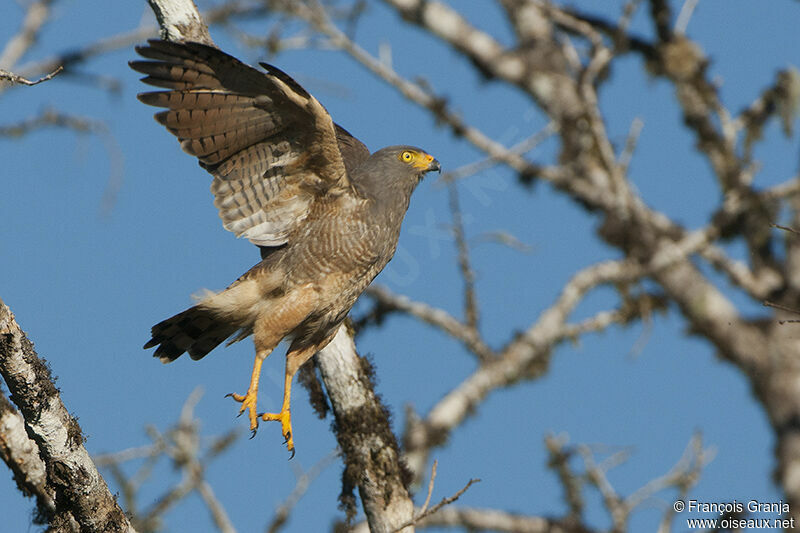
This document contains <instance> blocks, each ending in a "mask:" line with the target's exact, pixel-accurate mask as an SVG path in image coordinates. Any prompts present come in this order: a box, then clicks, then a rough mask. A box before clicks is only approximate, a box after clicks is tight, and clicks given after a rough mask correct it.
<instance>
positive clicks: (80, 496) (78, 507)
mask: <svg viewBox="0 0 800 533" xmlns="http://www.w3.org/2000/svg"><path fill="white" fill-rule="evenodd" d="M0 374H1V375H2V376H3V379H4V380H5V383H6V386H7V387H8V390H9V392H10V393H11V401H12V402H14V404H16V406H17V408H18V409H19V411H20V413H21V414H22V416H23V417H24V419H25V422H26V428H27V433H28V434H29V435H30V436H31V438H32V439H33V441H34V442H35V443H36V445H37V446H38V449H39V456H40V457H41V458H42V459H43V460H44V462H45V465H46V471H47V481H46V486H45V493H52V494H53V500H54V503H55V510H54V513H53V517H52V518H51V519H50V524H51V525H52V526H53V527H56V528H59V527H62V528H68V527H69V524H70V523H71V521H72V520H74V521H75V522H77V523H78V524H79V525H80V528H81V529H86V530H89V531H134V529H133V527H131V524H130V522H128V519H127V517H126V516H125V513H124V512H123V511H122V509H120V507H119V505H118V504H117V502H116V501H115V499H114V497H113V496H112V495H111V493H110V492H109V490H108V486H107V485H106V482H105V480H104V479H103V477H102V476H101V475H100V473H99V472H98V471H97V468H96V467H95V465H94V463H93V462H92V460H91V458H90V457H89V453H88V452H87V451H86V448H84V447H83V440H84V437H83V434H82V433H81V428H80V426H79V425H78V422H77V420H75V418H73V417H72V416H71V415H70V414H69V413H68V412H67V409H66V407H65V406H64V404H63V403H61V395H60V394H59V392H58V389H56V387H55V386H54V385H53V380H52V377H51V375H50V370H49V368H48V367H47V365H46V364H45V363H44V362H43V361H42V360H41V359H39V357H38V356H37V355H36V352H35V351H34V350H33V344H32V343H31V342H30V341H29V340H28V338H27V337H26V336H25V333H24V332H23V331H22V329H21V328H20V327H19V325H18V324H17V322H16V320H15V319H14V315H13V314H12V313H11V310H10V309H9V308H8V307H7V306H6V305H5V304H4V303H3V302H2V301H0ZM19 455H20V456H22V455H25V452H24V450H20V453H19ZM29 464H31V465H32V463H29Z"/></svg>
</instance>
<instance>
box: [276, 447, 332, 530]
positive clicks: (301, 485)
mask: <svg viewBox="0 0 800 533" xmlns="http://www.w3.org/2000/svg"><path fill="white" fill-rule="evenodd" d="M339 455H340V452H339V450H338V449H336V450H333V451H331V452H330V453H328V454H327V455H325V456H324V457H323V458H322V459H320V460H319V461H318V462H317V463H316V464H315V465H313V466H312V467H311V468H309V469H308V470H306V471H305V472H302V473H301V474H300V475H299V476H298V477H297V482H296V483H295V486H294V489H292V492H291V494H289V496H288V497H287V498H286V500H284V502H283V503H282V504H281V505H280V506H279V507H278V509H277V510H276V511H275V516H274V517H273V519H272V521H271V522H270V524H269V525H268V526H267V531H268V532H269V533H277V532H278V531H280V530H281V528H283V526H285V525H286V523H287V521H288V520H289V516H290V515H291V513H292V510H293V509H294V507H295V506H296V505H297V503H298V502H299V501H300V499H301V498H302V497H303V495H304V494H305V493H306V491H307V490H308V487H309V486H311V482H312V481H314V480H315V479H316V478H317V477H318V476H319V475H320V474H321V473H322V472H323V470H325V469H326V468H327V467H328V466H330V464H331V463H333V461H334V460H336V458H338V457H339Z"/></svg>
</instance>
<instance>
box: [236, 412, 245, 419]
mask: <svg viewBox="0 0 800 533" xmlns="http://www.w3.org/2000/svg"><path fill="white" fill-rule="evenodd" d="M242 413H244V411H239V414H238V415H236V418H239V417H240V416H242Z"/></svg>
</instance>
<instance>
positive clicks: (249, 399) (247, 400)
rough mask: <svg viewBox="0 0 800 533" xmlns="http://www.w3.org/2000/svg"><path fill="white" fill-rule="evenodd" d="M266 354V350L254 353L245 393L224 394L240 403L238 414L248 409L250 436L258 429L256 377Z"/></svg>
mask: <svg viewBox="0 0 800 533" xmlns="http://www.w3.org/2000/svg"><path fill="white" fill-rule="evenodd" d="M268 355H269V352H268V351H266V352H258V353H256V360H255V363H253V373H252V374H251V375H250V386H249V387H248V388H247V394H245V395H244V396H242V395H241V394H236V393H233V392H232V393H230V394H227V395H226V396H225V397H226V398H227V397H228V396H230V397H231V398H233V399H234V400H236V401H237V402H239V403H241V404H242V406H241V407H240V408H239V416H241V415H242V413H244V411H245V409H247V410H248V413H247V416H248V418H249V419H250V431H251V432H252V434H251V435H250V438H253V437H255V435H256V430H257V429H258V414H257V412H258V411H257V409H256V403H257V401H258V379H259V377H260V376H261V365H262V363H263V362H264V359H266V358H267V356H268Z"/></svg>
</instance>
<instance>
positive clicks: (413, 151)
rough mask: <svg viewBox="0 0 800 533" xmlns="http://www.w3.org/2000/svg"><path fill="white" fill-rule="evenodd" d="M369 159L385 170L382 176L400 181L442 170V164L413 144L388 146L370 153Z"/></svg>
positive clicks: (417, 179) (416, 178)
mask: <svg viewBox="0 0 800 533" xmlns="http://www.w3.org/2000/svg"><path fill="white" fill-rule="evenodd" d="M370 159H371V160H372V161H373V162H374V163H375V166H376V167H378V168H380V169H381V170H384V171H385V172H384V178H393V179H397V180H401V181H406V180H408V179H412V180H415V181H417V182H418V181H419V180H420V179H422V177H423V176H424V175H425V174H426V173H428V172H431V171H436V172H441V171H442V165H440V164H439V161H437V160H436V158H435V157H433V156H432V155H430V154H429V153H427V152H425V151H424V150H421V149H420V148H417V147H414V146H405V145H400V146H389V147H387V148H383V149H381V150H378V151H377V152H375V153H374V154H372V155H371V156H370ZM373 168H374V167H373Z"/></svg>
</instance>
